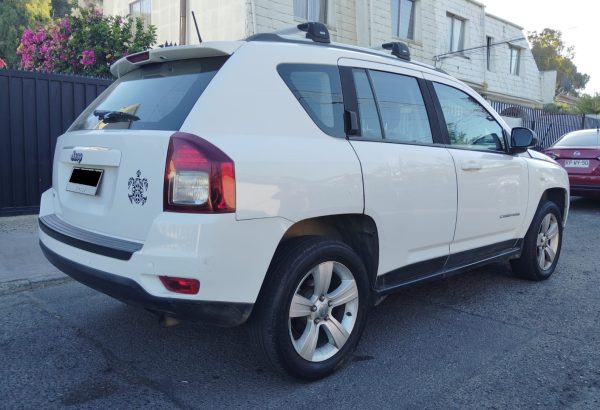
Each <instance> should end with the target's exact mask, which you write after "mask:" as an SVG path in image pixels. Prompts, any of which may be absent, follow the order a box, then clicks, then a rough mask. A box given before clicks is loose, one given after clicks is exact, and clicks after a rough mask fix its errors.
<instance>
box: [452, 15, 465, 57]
mask: <svg viewBox="0 0 600 410" xmlns="http://www.w3.org/2000/svg"><path fill="white" fill-rule="evenodd" d="M448 28H449V29H450V33H449V35H448V38H449V39H450V47H449V49H448V51H450V52H455V51H462V50H463V49H464V48H465V21H464V20H462V19H460V18H458V17H456V16H454V15H452V14H448Z"/></svg>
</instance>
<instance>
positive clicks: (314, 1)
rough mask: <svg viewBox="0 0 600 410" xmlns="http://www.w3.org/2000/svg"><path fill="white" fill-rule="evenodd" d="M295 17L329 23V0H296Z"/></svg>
mask: <svg viewBox="0 0 600 410" xmlns="http://www.w3.org/2000/svg"><path fill="white" fill-rule="evenodd" d="M294 17H297V18H299V19H302V20H306V21H319V22H321V23H324V24H325V23H327V0H294Z"/></svg>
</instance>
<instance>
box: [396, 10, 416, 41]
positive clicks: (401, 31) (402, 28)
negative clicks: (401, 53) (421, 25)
mask: <svg viewBox="0 0 600 410" xmlns="http://www.w3.org/2000/svg"><path fill="white" fill-rule="evenodd" d="M391 7H392V10H391V17H392V35H394V36H396V37H400V38H407V39H411V40H413V39H414V38H415V1H414V0H392V2H391Z"/></svg>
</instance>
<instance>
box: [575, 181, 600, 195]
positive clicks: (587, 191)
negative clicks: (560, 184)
mask: <svg viewBox="0 0 600 410" xmlns="http://www.w3.org/2000/svg"><path fill="white" fill-rule="evenodd" d="M571 195H572V196H600V184H597V185H576V184H571Z"/></svg>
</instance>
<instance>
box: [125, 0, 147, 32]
mask: <svg viewBox="0 0 600 410" xmlns="http://www.w3.org/2000/svg"><path fill="white" fill-rule="evenodd" d="M151 14H152V2H151V0H136V1H134V2H133V3H129V15H130V16H131V17H134V18H136V17H139V18H141V19H142V20H144V27H145V28H148V26H149V25H150V24H151V21H150V16H151Z"/></svg>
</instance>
